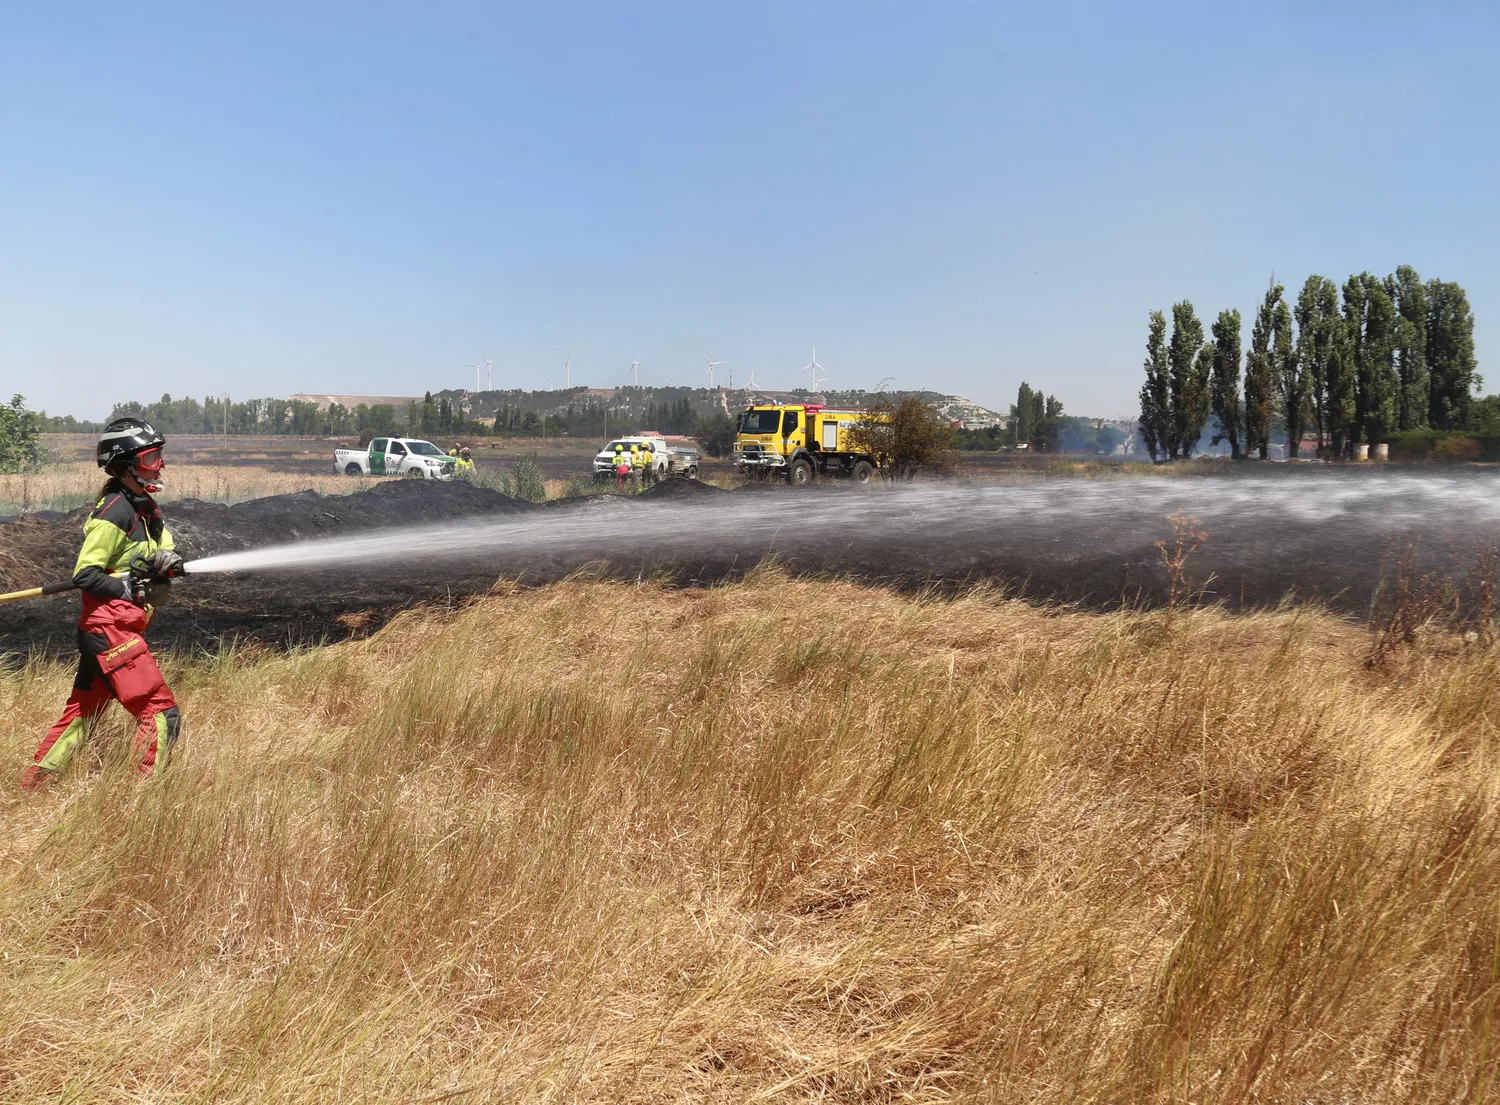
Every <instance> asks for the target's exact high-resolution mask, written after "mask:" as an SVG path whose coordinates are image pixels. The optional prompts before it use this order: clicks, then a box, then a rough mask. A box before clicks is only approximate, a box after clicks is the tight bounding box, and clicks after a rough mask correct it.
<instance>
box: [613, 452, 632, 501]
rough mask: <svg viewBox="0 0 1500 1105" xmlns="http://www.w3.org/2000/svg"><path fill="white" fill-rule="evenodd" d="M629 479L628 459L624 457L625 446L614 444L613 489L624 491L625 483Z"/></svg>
mask: <svg viewBox="0 0 1500 1105" xmlns="http://www.w3.org/2000/svg"><path fill="white" fill-rule="evenodd" d="M629 478H630V458H629V457H628V456H626V455H625V446H623V445H621V444H620V443H619V442H616V443H615V487H616V488H617V489H619V490H620V491H624V490H625V481H626V480H627V479H629Z"/></svg>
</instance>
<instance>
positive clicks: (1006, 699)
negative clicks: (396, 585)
mask: <svg viewBox="0 0 1500 1105" xmlns="http://www.w3.org/2000/svg"><path fill="white" fill-rule="evenodd" d="M644 640H651V641H653V642H654V644H653V646H652V647H651V648H649V649H642V648H639V647H636V646H635V642H638V641H644ZM1366 648H1367V638H1366V635H1365V634H1364V632H1363V631H1361V630H1359V629H1358V628H1355V627H1352V626H1349V625H1347V624H1345V623H1342V622H1340V621H1337V620H1335V619H1332V618H1328V617H1324V616H1322V615H1319V614H1316V613H1310V612H1297V611H1284V612H1279V613H1268V614H1264V615H1260V616H1256V617H1243V618H1232V617H1228V616H1225V615H1223V614H1221V613H1218V612H1214V611H1191V610H1189V611H1179V612H1178V613H1177V615H1176V618H1175V621H1174V624H1173V626H1172V628H1171V630H1170V631H1166V630H1164V627H1163V623H1162V619H1161V616H1160V615H1159V614H1156V615H1145V614H1128V613H1127V614H1113V615H1107V616H1096V615H1087V614H1077V613H1063V612H1056V611H1051V612H1049V611H1043V610H1038V609H1035V608H1031V607H1028V606H1025V605H1022V604H1019V603H1012V602H1003V601H1000V600H999V599H997V598H996V597H995V596H993V595H988V594H983V593H980V594H974V595H970V596H968V597H965V598H962V599H958V600H951V601H950V600H936V599H914V598H909V597H900V596H896V595H892V594H889V593H886V592H882V591H875V590H869V589H862V588H860V587H857V586H853V585H846V584H837V583H817V582H793V581H790V580H788V579H787V578H785V577H784V576H782V575H781V574H780V573H778V572H777V571H775V570H772V569H763V570H761V571H759V572H757V573H756V574H754V575H753V576H752V577H751V578H750V579H749V580H748V581H746V582H745V583H743V584H738V585H735V586H732V587H725V588H722V589H717V590H708V591H672V590H667V589H663V588H659V587H657V586H655V585H652V584H641V585H638V586H628V585H622V584H609V583H602V582H591V581H587V580H575V581H571V582H568V583H565V584H561V585H558V586H553V587H548V588H543V589H539V590H533V591H524V592H521V591H518V592H516V593H513V594H506V595H500V596H497V597H493V598H490V599H487V600H484V601H482V602H480V603H477V604H475V605H474V606H472V607H470V608H468V609H466V610H463V611H460V612H458V613H451V614H443V613H438V612H428V613H419V614H412V615H406V616H403V617H402V618H400V619H398V620H397V621H396V622H395V623H393V624H392V625H391V626H389V627H388V628H387V629H385V630H384V631H383V632H382V633H380V634H379V635H377V636H376V637H374V638H372V639H370V640H369V641H365V642H360V643H349V644H344V645H340V646H337V647H333V648H327V649H321V650H314V651H309V652H306V653H301V654H297V655H292V656H273V655H259V654H245V653H241V654H227V655H224V656H222V657H220V658H217V659H215V660H205V661H197V662H193V663H190V664H175V665H172V673H171V674H172V678H173V680H174V682H175V684H176V686H177V687H178V689H179V695H180V697H181V699H182V700H183V702H184V713H185V717H186V719H187V736H186V742H185V744H184V746H183V748H182V750H181V754H180V756H179V758H178V760H177V762H176V763H175V764H174V765H173V769H172V771H171V772H170V773H169V774H168V776H167V777H166V778H165V779H163V780H158V781H156V782H152V783H147V784H144V785H137V784H135V783H133V782H132V781H131V780H130V779H129V778H128V777H126V776H125V775H124V774H123V773H122V770H121V766H120V764H119V763H118V762H117V760H118V751H117V750H118V748H119V747H120V745H121V742H122V740H123V733H124V731H123V728H122V727H121V726H120V725H119V724H118V722H116V723H114V724H113V725H112V726H111V727H110V728H109V730H108V731H107V732H102V733H101V734H100V735H99V737H98V738H97V739H96V741H95V745H94V753H93V757H94V758H93V762H91V763H84V764H83V765H82V766H81V768H80V771H79V773H78V775H77V777H75V778H74V779H72V780H68V781H65V782H64V783H63V784H62V785H60V786H58V787H57V788H56V789H54V790H53V791H51V792H49V793H48V794H46V795H45V796H43V797H42V798H40V799H38V800H34V801H30V802H23V801H21V800H20V798H19V797H17V796H16V795H15V793H14V791H13V788H10V787H7V788H6V790H5V792H4V796H3V798H0V949H3V964H4V966H3V970H0V1099H3V1100H5V1101H6V1102H13V1103H25V1102H41V1101H49V1102H50V1101H61V1100H69V1101H89V1102H146V1101H151V1102H160V1101H242V1102H320V1103H321V1102H355V1101H360V1102H367V1101H391V1102H398V1101H399V1102H415V1101H454V1102H478V1101H600V1102H604V1101H610V1102H614V1101H640V1102H657V1101H662V1102H665V1101H689V1100H691V1101H701V1100H712V1101H752V1100H754V1101H842V1102H888V1101H936V1100H948V1099H961V1100H992V1101H997V1102H1015V1101H1027V1102H1053V1101H1064V1100H1066V1101H1098V1102H1134V1101H1183V1102H1186V1101H1193V1102H1239V1101H1247V1100H1264V1101H1286V1102H1330V1103H1331V1102H1355V1101H1359V1102H1396V1101H1481V1100H1485V1099H1487V1098H1490V1097H1492V1096H1493V1094H1494V1091H1495V1085H1496V1083H1495V1075H1496V1064H1497V1059H1496V1049H1495V1043H1496V1013H1497V1009H1496V1001H1497V997H1500V989H1497V985H1496V984H1497V981H1500V850H1497V841H1496V830H1497V828H1500V817H1497V810H1496V793H1495V782H1494V780H1495V777H1496V772H1495V768H1496V763H1495V759H1494V756H1495V750H1494V748H1493V745H1494V744H1495V739H1496V738H1495V732H1496V720H1497V698H1496V694H1497V692H1496V690H1495V688H1497V687H1500V670H1497V667H1500V664H1497V658H1496V656H1495V654H1493V653H1491V652H1489V651H1487V650H1478V649H1469V650H1463V649H1461V648H1456V649H1455V650H1454V651H1452V652H1451V654H1445V653H1442V652H1441V651H1440V650H1439V648H1438V646H1435V645H1433V644H1432V643H1431V642H1424V641H1422V640H1418V642H1417V643H1416V644H1415V645H1414V646H1413V647H1412V648H1411V649H1408V650H1407V651H1406V652H1404V653H1403V654H1402V655H1403V659H1404V662H1403V664H1402V665H1401V666H1400V670H1399V672H1396V673H1394V674H1377V673H1372V672H1370V671H1368V670H1367V669H1366V668H1365V667H1364V664H1363V657H1364V653H1365V650H1366ZM69 677H70V673H69V672H68V671H67V670H65V669H63V668H61V667H57V666H53V665H50V664H43V663H33V664H31V665H30V666H28V667H26V668H25V669H24V670H21V671H18V672H13V673H11V674H9V675H5V676H4V677H3V679H0V708H3V711H4V716H5V717H6V718H7V719H8V721H9V722H10V725H9V726H8V733H7V736H6V740H5V743H4V746H3V749H0V769H3V770H4V771H5V772H6V773H7V775H8V777H10V778H14V777H15V775H16V773H17V772H19V770H20V768H21V766H22V763H23V761H24V759H25V757H26V756H27V755H28V754H29V752H30V750H31V748H32V746H33V744H34V742H35V740H36V738H37V736H38V735H39V734H40V732H41V731H42V729H43V728H44V727H45V725H46V724H47V723H48V722H50V720H51V717H52V714H53V711H54V710H55V709H56V708H57V707H58V705H59V704H60V703H61V701H62V699H63V697H64V695H65V694H66V690H67V685H68V681H69Z"/></svg>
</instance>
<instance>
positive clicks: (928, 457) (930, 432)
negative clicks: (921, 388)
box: [850, 395, 958, 482]
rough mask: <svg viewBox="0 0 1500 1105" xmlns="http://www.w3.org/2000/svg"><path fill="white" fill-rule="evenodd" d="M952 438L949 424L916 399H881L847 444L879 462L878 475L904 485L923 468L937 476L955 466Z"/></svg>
mask: <svg viewBox="0 0 1500 1105" xmlns="http://www.w3.org/2000/svg"><path fill="white" fill-rule="evenodd" d="M954 438H955V434H954V431H953V427H952V426H951V425H950V424H949V422H948V420H947V419H946V418H944V417H943V416H942V415H941V414H939V413H938V411H937V410H936V409H935V408H934V407H931V406H929V405H928V404H926V403H924V402H922V400H921V399H919V398H917V397H916V396H915V395H908V396H906V397H904V398H903V399H901V400H900V402H895V401H893V400H892V399H890V398H889V397H881V398H880V399H878V400H876V401H875V402H874V403H872V404H870V406H869V408H868V410H867V414H866V417H865V418H863V419H861V420H860V421H859V422H856V423H855V425H854V428H853V430H852V431H851V432H850V441H851V443H852V446H853V448H854V450H855V451H856V452H859V453H866V454H868V455H870V456H872V457H877V458H879V460H880V474H881V475H882V476H884V477H885V478H886V479H888V480H893V481H897V482H907V481H909V480H911V479H912V478H914V477H915V476H916V474H917V473H918V472H920V471H922V470H923V469H924V468H925V469H929V470H932V471H937V472H946V471H951V470H952V469H954V468H955V467H957V466H958V450H957V449H956V448H955V447H954Z"/></svg>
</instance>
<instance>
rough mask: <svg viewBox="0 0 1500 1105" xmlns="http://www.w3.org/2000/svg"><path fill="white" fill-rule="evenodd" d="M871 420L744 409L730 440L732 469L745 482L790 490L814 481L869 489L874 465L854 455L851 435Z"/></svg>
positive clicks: (834, 413)
mask: <svg viewBox="0 0 1500 1105" xmlns="http://www.w3.org/2000/svg"><path fill="white" fill-rule="evenodd" d="M871 417H875V418H880V417H881V416H880V415H874V416H872V415H870V414H869V413H868V412H867V411H852V410H829V409H827V408H825V407H821V406H818V405H817V404H813V403H786V404H781V405H778V406H764V407H746V408H745V410H744V412H743V413H741V415H740V424H739V429H738V432H737V433H736V434H735V438H734V466H735V468H736V469H737V470H738V471H740V472H743V473H745V474H746V475H747V476H751V477H755V478H759V479H771V478H780V479H784V480H786V481H787V482H788V483H793V484H800V483H811V482H812V481H813V480H814V479H817V478H824V479H835V478H837V479H851V480H853V481H854V482H855V483H869V482H870V478H871V477H872V476H874V475H875V469H876V468H877V467H878V466H879V459H878V458H877V457H874V456H871V455H869V454H867V453H862V452H858V451H857V450H856V449H855V446H854V442H853V440H852V435H851V431H852V430H853V428H854V426H855V425H856V423H859V422H863V421H865V420H867V419H869V418H871Z"/></svg>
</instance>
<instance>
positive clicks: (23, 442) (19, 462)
mask: <svg viewBox="0 0 1500 1105" xmlns="http://www.w3.org/2000/svg"><path fill="white" fill-rule="evenodd" d="M25 403H26V400H25V399H23V398H22V397H21V396H19V395H13V396H11V400H10V406H8V407H7V406H4V405H0V472H32V471H35V470H36V469H38V468H40V467H41V466H42V461H43V460H45V459H46V456H47V454H46V450H44V449H43V448H42V420H41V418H40V417H39V416H38V415H37V414H36V413H35V412H33V411H29V410H27V409H26V406H25Z"/></svg>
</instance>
